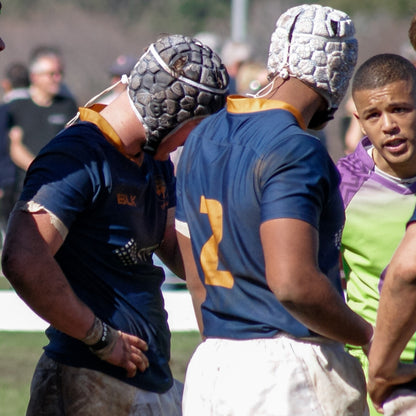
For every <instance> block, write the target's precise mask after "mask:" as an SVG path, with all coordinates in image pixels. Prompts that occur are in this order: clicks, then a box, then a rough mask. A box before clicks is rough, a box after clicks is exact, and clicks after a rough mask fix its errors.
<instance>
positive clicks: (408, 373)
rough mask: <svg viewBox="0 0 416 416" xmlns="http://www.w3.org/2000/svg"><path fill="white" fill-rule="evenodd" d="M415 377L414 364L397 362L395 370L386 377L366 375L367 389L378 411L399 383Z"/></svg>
mask: <svg viewBox="0 0 416 416" xmlns="http://www.w3.org/2000/svg"><path fill="white" fill-rule="evenodd" d="M415 378H416V364H404V363H399V364H398V366H397V369H396V372H395V373H394V374H393V375H392V376H391V377H390V378H389V379H388V380H386V379H383V378H377V377H373V376H372V375H371V373H370V374H369V377H368V383H367V390H368V393H369V395H370V397H371V400H372V402H373V404H374V407H375V408H376V409H377V411H378V412H379V413H382V414H383V413H384V412H383V404H384V402H385V401H386V400H387V399H388V397H389V396H390V395H391V393H392V392H393V390H394V389H395V388H396V387H399V386H400V384H404V383H408V382H409V381H412V380H413V379H415Z"/></svg>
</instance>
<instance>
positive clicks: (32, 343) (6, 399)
mask: <svg viewBox="0 0 416 416" xmlns="http://www.w3.org/2000/svg"><path fill="white" fill-rule="evenodd" d="M199 342H200V335H199V333H198V332H174V333H173V334H172V360H171V367H172V372H173V375H174V377H175V378H177V379H178V380H180V381H183V380H184V377H185V370H186V366H187V364H188V361H189V359H190V357H191V355H192V353H193V351H194V350H195V347H196V346H197V345H198V344H199ZM45 344H46V336H45V335H44V333H43V332H0V414H1V416H23V415H24V414H25V412H26V406H27V403H28V400H29V389H30V381H31V379H32V374H33V370H34V368H35V366H36V363H37V361H38V359H39V357H40V355H41V354H42V346H43V345H45Z"/></svg>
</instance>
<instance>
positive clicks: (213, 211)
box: [200, 196, 234, 289]
mask: <svg viewBox="0 0 416 416" xmlns="http://www.w3.org/2000/svg"><path fill="white" fill-rule="evenodd" d="M200 212H201V214H207V215H208V220H209V223H210V225H211V229H212V235H211V237H210V238H209V239H208V241H207V242H206V243H205V244H204V246H203V247H202V250H201V257H200V260H201V266H202V270H203V271H204V275H205V283H206V284H207V285H212V286H222V287H226V288H228V289H230V288H232V287H233V285H234V279H233V276H232V274H231V273H230V272H229V271H227V270H218V245H219V243H220V242H221V240H222V206H221V203H220V202H219V201H216V200H215V199H205V197H204V196H201V205H200Z"/></svg>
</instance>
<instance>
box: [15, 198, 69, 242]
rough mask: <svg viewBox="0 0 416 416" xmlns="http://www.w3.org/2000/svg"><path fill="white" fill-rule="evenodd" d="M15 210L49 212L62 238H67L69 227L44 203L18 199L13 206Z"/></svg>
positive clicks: (52, 222)
mask: <svg viewBox="0 0 416 416" xmlns="http://www.w3.org/2000/svg"><path fill="white" fill-rule="evenodd" d="M15 211H23V212H30V213H36V212H40V211H45V212H47V213H48V214H49V218H50V221H51V224H52V225H53V226H54V227H55V228H56V230H57V231H58V233H59V234H60V235H61V237H62V240H65V238H66V236H67V235H68V228H67V227H66V226H65V224H64V223H63V222H62V221H61V220H60V219H59V218H58V217H57V216H56V215H55V214H53V213H52V212H51V211H49V210H48V209H46V208H45V207H44V206H43V205H40V204H38V203H37V202H34V201H18V202H17V203H16V205H15V207H14V208H13V211H12V215H13V212H15Z"/></svg>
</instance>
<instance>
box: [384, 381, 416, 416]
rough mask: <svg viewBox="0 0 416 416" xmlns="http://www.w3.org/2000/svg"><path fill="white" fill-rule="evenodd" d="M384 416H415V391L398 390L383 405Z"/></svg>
mask: <svg viewBox="0 0 416 416" xmlns="http://www.w3.org/2000/svg"><path fill="white" fill-rule="evenodd" d="M383 411H384V416H399V415H400V416H415V415H416V391H414V390H409V389H401V388H398V389H397V390H395V391H394V392H393V394H392V395H391V396H390V397H389V398H388V400H387V401H386V402H385V403H384V405H383Z"/></svg>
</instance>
